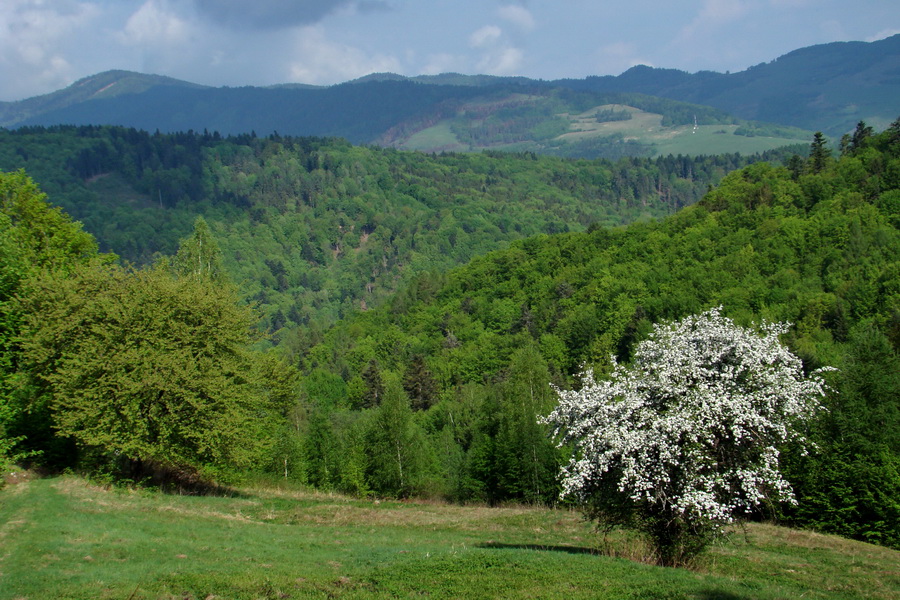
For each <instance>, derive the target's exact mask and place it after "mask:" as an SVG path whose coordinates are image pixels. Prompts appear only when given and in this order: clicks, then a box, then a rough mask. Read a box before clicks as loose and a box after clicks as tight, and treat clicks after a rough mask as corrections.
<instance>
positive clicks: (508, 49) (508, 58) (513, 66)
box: [477, 46, 525, 75]
mask: <svg viewBox="0 0 900 600" xmlns="http://www.w3.org/2000/svg"><path fill="white" fill-rule="evenodd" d="M524 59H525V53H524V52H522V50H521V49H519V48H514V47H512V46H505V47H502V48H497V49H496V50H494V51H492V52H489V53H487V54H485V55H484V56H483V57H482V58H481V60H480V61H479V62H478V65H477V66H478V72H479V73H486V74H488V75H517V74H518V73H519V70H520V69H521V67H522V63H523V62H524Z"/></svg>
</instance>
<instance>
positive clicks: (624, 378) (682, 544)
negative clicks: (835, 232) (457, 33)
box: [545, 309, 826, 565]
mask: <svg viewBox="0 0 900 600" xmlns="http://www.w3.org/2000/svg"><path fill="white" fill-rule="evenodd" d="M787 329H788V327H787V325H784V324H763V325H762V326H760V327H759V328H757V329H755V330H754V329H748V328H743V327H739V326H737V325H735V324H734V323H733V322H732V321H731V320H730V319H727V318H725V317H723V316H722V315H721V314H720V309H713V310H710V311H708V312H706V313H703V314H701V315H697V316H691V317H687V318H685V319H683V320H681V321H678V322H673V323H664V324H660V325H656V326H655V327H654V330H653V333H652V334H651V336H650V337H649V338H648V339H646V340H644V341H643V342H641V343H639V344H638V346H637V348H636V350H635V353H634V360H633V362H632V364H630V365H628V366H626V365H619V364H615V363H614V369H613V371H612V373H611V375H610V376H609V377H608V378H606V379H603V380H600V381H597V380H595V378H594V376H593V374H592V373H591V371H587V372H586V373H585V374H584V376H583V379H582V387H581V389H579V390H571V391H565V390H559V401H560V402H559V406H558V407H557V408H556V409H555V410H554V411H553V412H552V413H551V414H550V415H549V416H548V417H546V419H545V421H546V422H548V423H550V424H552V425H554V426H555V428H556V432H557V433H558V434H560V436H561V439H562V441H563V442H571V443H572V444H574V445H575V447H576V449H577V451H576V454H575V456H574V457H573V458H572V459H571V461H570V463H569V465H568V466H567V467H565V468H564V470H563V473H562V475H563V495H564V496H570V497H573V498H576V499H577V500H579V501H580V502H582V503H583V505H584V507H585V510H586V512H587V514H588V515H589V516H590V517H591V518H593V519H596V520H597V521H598V522H599V523H600V524H601V525H604V526H611V527H615V526H626V527H632V528H636V529H637V530H638V531H640V532H642V533H643V534H645V535H646V536H647V538H648V539H649V541H650V543H651V545H652V546H653V547H654V549H655V551H656V558H657V560H658V562H659V563H660V564H665V565H675V564H680V563H683V562H686V561H689V560H690V559H691V558H692V557H693V556H695V555H696V554H697V553H698V552H700V551H701V550H702V549H703V548H704V547H705V546H706V545H707V544H708V543H709V542H710V541H711V540H712V539H714V538H715V537H716V536H717V535H719V534H721V533H722V532H723V531H724V527H725V526H726V525H728V524H729V523H731V522H732V521H734V520H735V519H737V518H740V517H741V516H742V515H747V514H748V513H750V512H751V511H753V510H754V509H756V508H757V507H758V506H760V505H761V504H762V503H763V502H765V501H766V500H772V501H791V500H792V494H791V488H790V485H789V484H788V482H787V481H786V480H785V479H784V478H783V477H782V475H781V473H780V472H779V464H778V455H779V446H781V445H782V444H784V443H785V442H788V441H790V440H795V441H798V442H802V441H803V435H802V434H801V426H802V424H803V422H804V421H806V420H807V419H809V418H810V417H811V415H813V414H814V413H815V412H816V410H817V409H818V408H819V406H820V404H819V399H820V398H821V397H822V396H823V395H824V393H825V389H826V388H825V384H824V381H823V378H822V373H821V372H814V373H812V374H810V375H806V374H804V372H803V366H802V364H801V361H800V359H799V358H797V357H796V356H794V355H793V354H792V353H791V352H790V351H789V350H788V349H787V348H786V347H785V346H783V345H782V344H781V343H780V342H779V339H778V336H779V335H781V334H783V333H785V332H786V331H787Z"/></svg>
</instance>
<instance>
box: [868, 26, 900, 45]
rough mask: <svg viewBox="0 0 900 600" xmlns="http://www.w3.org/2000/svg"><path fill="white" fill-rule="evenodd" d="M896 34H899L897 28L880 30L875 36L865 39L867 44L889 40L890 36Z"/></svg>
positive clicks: (899, 31) (899, 30)
mask: <svg viewBox="0 0 900 600" xmlns="http://www.w3.org/2000/svg"><path fill="white" fill-rule="evenodd" d="M898 33H900V29H897V28H889V29H882V30H881V31H879V32H878V33H876V34H875V35H873V36H870V37H868V38H866V41H867V42H877V41H878V40H883V39H885V38H889V37H891V36H892V35H897V34H898Z"/></svg>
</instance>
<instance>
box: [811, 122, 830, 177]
mask: <svg viewBox="0 0 900 600" xmlns="http://www.w3.org/2000/svg"><path fill="white" fill-rule="evenodd" d="M830 158H831V149H829V148H828V142H827V141H826V140H825V135H824V134H823V133H822V132H821V131H817V132H816V133H815V134H814V135H813V141H812V144H810V147H809V159H808V161H807V164H808V165H809V170H810V172H811V173H821V172H822V171H824V170H825V167H826V166H827V165H828V161H829V159H830Z"/></svg>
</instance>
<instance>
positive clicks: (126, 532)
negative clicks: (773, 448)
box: [0, 476, 900, 600]
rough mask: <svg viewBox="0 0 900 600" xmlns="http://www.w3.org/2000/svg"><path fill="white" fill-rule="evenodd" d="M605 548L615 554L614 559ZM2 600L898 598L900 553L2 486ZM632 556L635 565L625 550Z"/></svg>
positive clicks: (800, 539) (67, 480)
mask: <svg viewBox="0 0 900 600" xmlns="http://www.w3.org/2000/svg"><path fill="white" fill-rule="evenodd" d="M601 546H603V547H604V548H605V549H606V554H601V553H600V552H599V548H600V547H601ZM0 548H2V550H0V598H3V599H6V598H9V599H34V600H37V599H45V598H128V599H132V600H134V599H140V598H143V599H148V598H196V599H207V600H212V599H214V598H412V597H428V598H565V599H567V600H570V599H578V598H609V599H612V598H616V599H622V598H635V599H637V598H648V599H649V598H669V599H674V598H690V599H696V600H713V599H716V598H721V599H727V600H739V599H748V600H749V599H751V598H754V599H756V598H760V599H776V598H797V597H801V596H802V597H803V598H812V599H815V598H885V599H887V598H894V597H897V594H898V593H900V553H898V552H896V551H893V550H888V549H885V548H881V547H877V546H872V545H867V544H863V543H859V542H852V541H848V540H844V539H841V538H836V537H832V536H824V535H818V534H815V533H810V532H798V531H792V530H788V529H783V528H777V527H774V526H768V525H751V526H749V528H748V529H747V530H746V532H743V533H741V532H739V533H738V534H736V535H735V536H734V537H733V538H732V539H731V541H730V542H728V543H726V544H722V545H719V546H717V547H715V548H714V549H713V550H712V551H711V552H710V553H709V554H708V555H706V556H705V557H704V558H703V559H702V561H701V562H700V564H698V566H697V567H696V569H694V570H688V569H666V568H660V567H655V566H651V565H648V564H643V563H641V562H638V561H635V560H630V559H629V557H630V558H639V557H640V554H641V550H640V547H639V546H637V545H636V544H635V543H634V542H630V541H628V539H627V538H612V539H609V540H606V542H605V544H604V542H603V540H602V539H601V538H600V537H599V536H598V535H596V534H595V533H594V532H593V531H592V530H591V528H590V526H589V525H588V524H587V523H585V522H584V521H583V520H582V519H581V518H580V516H579V514H578V513H577V512H574V511H568V510H551V509H544V508H532V507H503V508H487V507H483V506H454V505H445V504H437V503H424V502H399V501H382V502H378V501H375V500H357V499H351V498H347V497H342V496H332V495H327V494H321V493H311V492H299V491H283V490H281V491H279V490H274V489H272V490H261V489H253V490H245V491H242V492H240V493H238V494H237V495H235V496H233V497H198V496H177V495H166V494H162V493H158V492H151V491H141V490H137V491H135V490H126V489H115V488H113V489H109V488H104V487H100V486H95V485H91V484H90V483H88V482H86V481H84V480H82V479H79V478H76V477H72V476H66V477H59V478H52V479H43V480H32V481H29V482H26V483H20V484H17V485H13V486H8V487H7V488H6V489H4V490H3V491H2V492H0ZM610 554H612V555H619V556H621V557H616V556H611V555H610Z"/></svg>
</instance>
